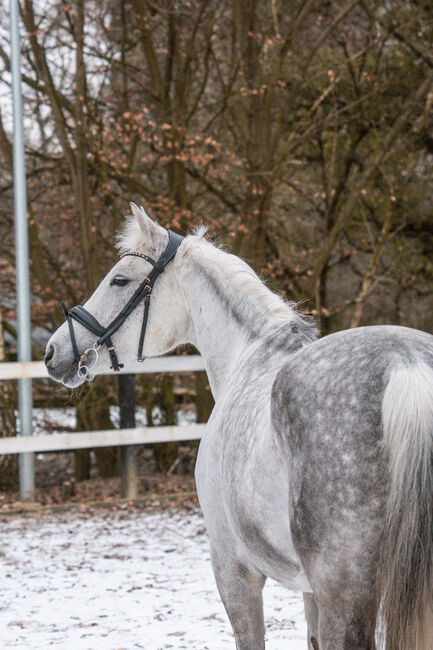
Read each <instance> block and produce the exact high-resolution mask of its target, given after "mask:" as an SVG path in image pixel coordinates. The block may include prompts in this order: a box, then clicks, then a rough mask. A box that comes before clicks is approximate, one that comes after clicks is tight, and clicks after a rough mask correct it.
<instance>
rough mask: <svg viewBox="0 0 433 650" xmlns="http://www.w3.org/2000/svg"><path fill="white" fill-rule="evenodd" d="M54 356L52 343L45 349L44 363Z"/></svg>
mask: <svg viewBox="0 0 433 650" xmlns="http://www.w3.org/2000/svg"><path fill="white" fill-rule="evenodd" d="M53 356H54V345H49V346H48V347H47V349H46V350H45V357H44V361H45V364H48V363H49V362H50V361H51V359H52V358H53Z"/></svg>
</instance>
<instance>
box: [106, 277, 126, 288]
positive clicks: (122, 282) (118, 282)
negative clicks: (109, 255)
mask: <svg viewBox="0 0 433 650" xmlns="http://www.w3.org/2000/svg"><path fill="white" fill-rule="evenodd" d="M128 282H129V280H128V279H127V278H118V277H115V278H113V279H112V280H111V282H110V287H115V286H116V287H124V286H125V284H128Z"/></svg>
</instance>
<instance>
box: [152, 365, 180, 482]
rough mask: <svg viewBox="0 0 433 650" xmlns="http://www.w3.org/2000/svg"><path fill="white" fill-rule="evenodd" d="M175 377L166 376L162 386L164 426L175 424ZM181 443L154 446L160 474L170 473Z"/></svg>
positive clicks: (164, 443)
mask: <svg viewBox="0 0 433 650" xmlns="http://www.w3.org/2000/svg"><path fill="white" fill-rule="evenodd" d="M174 403H175V400H174V377H173V376H172V375H164V376H163V378H162V386H161V410H162V414H163V418H164V424H166V425H173V424H175V419H176V418H175V410H174ZM178 448H179V443H177V442H161V443H158V444H155V445H153V455H154V458H155V462H156V466H157V468H158V471H159V472H168V470H169V469H170V467H171V466H172V465H173V463H174V461H175V460H176V458H177V455H178Z"/></svg>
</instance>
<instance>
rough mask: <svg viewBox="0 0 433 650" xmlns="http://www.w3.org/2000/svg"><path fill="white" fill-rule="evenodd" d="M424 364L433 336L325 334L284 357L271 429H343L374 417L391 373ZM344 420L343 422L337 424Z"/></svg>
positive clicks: (390, 330)
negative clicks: (330, 426)
mask: <svg viewBox="0 0 433 650" xmlns="http://www.w3.org/2000/svg"><path fill="white" fill-rule="evenodd" d="M421 361H422V362H424V363H426V364H427V365H429V366H431V367H433V336H432V335H431V334H427V333H426V332H420V331H419V330H414V329H410V328H406V327H397V326H385V325H383V326H375V327H359V328H355V329H351V330H344V331H342V332H337V333H335V334H330V335H329V336H326V337H324V338H322V339H319V340H317V341H315V342H314V343H311V344H310V345H307V346H305V347H303V348H301V349H300V350H299V351H298V352H297V353H296V354H294V355H293V356H292V357H290V358H289V360H288V361H287V363H286V364H285V365H284V367H283V368H282V369H281V371H280V372H279V374H278V375H277V377H276V380H275V382H274V386H273V390H272V417H273V422H274V425H275V426H276V428H277V430H279V431H282V432H283V431H284V430H285V429H287V427H288V426H289V425H290V424H292V425H293V424H294V423H296V424H297V425H299V424H300V423H301V422H302V423H304V424H306V425H308V428H310V427H311V426H312V425H313V424H314V423H316V424H317V423H321V424H320V426H322V424H324V421H325V420H326V421H327V422H328V424H330V423H331V422H333V423H334V425H335V424H336V423H337V422H340V423H341V424H343V423H345V424H348V422H347V418H350V419H352V420H355V419H356V421H357V422H360V421H365V420H366V418H370V424H378V421H377V415H378V408H379V415H380V405H381V401H382V398H383V393H384V390H385V388H386V385H387V383H388V380H389V376H390V373H391V371H392V369H393V368H395V367H396V366H398V365H412V364H416V363H418V362H421ZM343 420H344V422H343Z"/></svg>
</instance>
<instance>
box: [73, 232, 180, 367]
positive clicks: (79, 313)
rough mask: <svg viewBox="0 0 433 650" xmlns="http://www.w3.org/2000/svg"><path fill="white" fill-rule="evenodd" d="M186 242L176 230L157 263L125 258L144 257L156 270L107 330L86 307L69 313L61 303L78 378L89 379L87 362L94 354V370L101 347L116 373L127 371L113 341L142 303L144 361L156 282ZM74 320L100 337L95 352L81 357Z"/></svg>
mask: <svg viewBox="0 0 433 650" xmlns="http://www.w3.org/2000/svg"><path fill="white" fill-rule="evenodd" d="M182 241H183V237H181V235H178V234H176V233H175V232H173V231H172V230H168V244H167V247H166V249H165V250H164V252H163V253H162V255H160V257H159V258H158V259H157V261H156V262H155V260H153V259H152V258H151V257H149V256H148V255H144V254H143V253H125V255H122V258H123V257H127V256H128V255H132V256H134V257H141V258H143V259H145V260H146V261H147V262H150V264H152V266H153V269H152V271H151V272H150V273H149V276H148V277H145V278H144V280H143V282H142V283H141V284H140V286H139V287H137V289H136V290H135V291H134V294H133V295H132V296H131V298H130V299H129V300H128V302H127V303H126V305H125V306H124V307H123V309H122V311H121V312H120V313H119V314H118V315H117V316H116V318H114V319H113V320H112V321H111V323H110V324H109V325H107V327H103V326H102V325H101V324H100V323H98V321H97V320H96V318H95V317H94V316H92V314H90V313H89V312H88V311H87V309H84V307H82V306H81V305H77V306H76V307H72V308H71V309H70V310H69V311H68V310H67V309H66V307H65V303H64V302H60V305H61V307H62V310H63V313H64V314H65V318H66V322H67V323H68V326H69V334H70V336H71V343H72V350H73V353H74V359H75V361H76V362H77V364H78V374H79V375H80V376H81V377H88V375H89V366H88V365H85V361H86V360H87V358H88V356H89V355H90V353H91V352H94V353H95V359H94V363H93V364H92V367H93V366H94V365H95V363H96V360H97V358H98V350H99V348H100V347H101V345H106V346H107V350H108V354H109V355H110V360H111V364H112V365H111V369H112V370H113V371H114V372H118V371H119V370H120V368H123V363H119V360H118V358H117V354H116V348H115V347H114V344H113V341H112V339H111V337H112V335H113V334H114V332H117V330H118V329H119V327H120V326H121V325H123V323H124V322H125V320H126V319H127V318H128V316H129V314H130V313H131V312H133V311H134V309H135V308H136V307H138V305H139V304H140V302H141V301H142V300H143V301H144V313H143V323H142V325H141V333H140V339H139V342H138V361H144V359H143V343H144V335H145V333H146V325H147V318H148V315H149V306H150V298H151V295H152V288H153V285H154V284H155V280H156V279H157V277H158V276H159V275H160V274H161V273H162V272H163V271H164V269H165V267H166V266H167V264H168V263H169V262H170V260H172V259H173V257H174V256H175V255H176V253H177V249H178V248H179V246H180V245H181V243H182ZM122 258H121V259H122ZM73 320H75V321H77V323H79V324H80V325H82V326H83V327H85V328H86V329H88V330H90V331H91V332H93V334H96V336H97V337H98V339H97V340H96V342H95V344H94V346H93V347H92V348H88V349H87V350H86V351H85V352H83V354H81V355H80V354H79V352H78V347H77V342H76V340H75V332H74V325H73Z"/></svg>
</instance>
